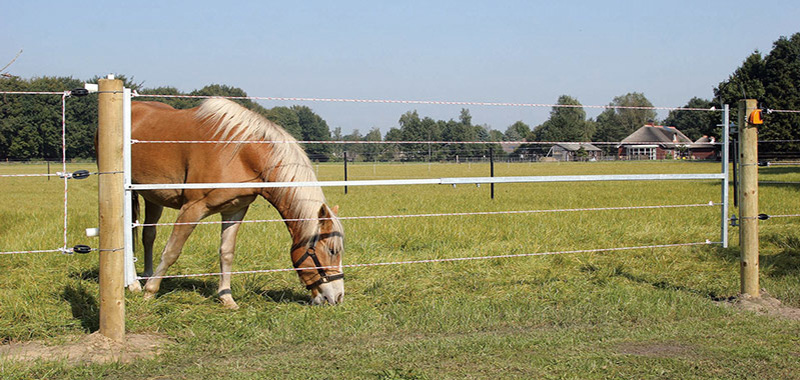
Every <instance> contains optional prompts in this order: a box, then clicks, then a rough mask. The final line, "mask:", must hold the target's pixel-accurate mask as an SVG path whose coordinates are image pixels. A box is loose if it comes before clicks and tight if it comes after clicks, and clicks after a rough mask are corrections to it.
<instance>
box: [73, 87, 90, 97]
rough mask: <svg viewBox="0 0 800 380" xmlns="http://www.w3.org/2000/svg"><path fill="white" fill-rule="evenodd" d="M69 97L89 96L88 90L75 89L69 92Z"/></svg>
mask: <svg viewBox="0 0 800 380" xmlns="http://www.w3.org/2000/svg"><path fill="white" fill-rule="evenodd" d="M69 94H70V95H71V96H86V95H89V90H87V89H85V88H76V89H74V90H72V91H70V92H69Z"/></svg>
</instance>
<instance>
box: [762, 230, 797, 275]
mask: <svg viewBox="0 0 800 380" xmlns="http://www.w3.org/2000/svg"><path fill="white" fill-rule="evenodd" d="M762 240H763V241H764V242H765V243H769V244H774V245H775V246H777V247H779V248H780V249H781V251H780V253H778V254H775V255H767V256H761V257H760V258H759V259H760V264H761V268H763V270H764V274H766V275H767V276H772V277H784V276H792V275H797V274H800V237H797V236H790V235H781V234H770V235H767V236H764V237H763V239H762Z"/></svg>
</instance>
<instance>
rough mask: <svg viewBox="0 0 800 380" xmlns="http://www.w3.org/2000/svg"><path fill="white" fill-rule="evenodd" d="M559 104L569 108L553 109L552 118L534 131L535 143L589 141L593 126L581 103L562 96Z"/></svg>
mask: <svg viewBox="0 0 800 380" xmlns="http://www.w3.org/2000/svg"><path fill="white" fill-rule="evenodd" d="M557 104H558V105H559V106H567V107H558V106H557V107H553V109H552V110H551V111H550V118H549V119H548V120H547V121H545V122H544V123H543V124H542V125H540V126H538V127H537V128H536V129H534V130H533V134H532V135H533V136H532V137H533V139H534V141H589V140H590V136H591V133H592V131H591V130H590V128H591V126H592V124H591V123H588V122H587V120H586V111H584V110H583V107H581V103H580V102H579V101H578V100H577V99H575V98H573V97H571V96H568V95H561V96H560V97H559V98H558V102H557Z"/></svg>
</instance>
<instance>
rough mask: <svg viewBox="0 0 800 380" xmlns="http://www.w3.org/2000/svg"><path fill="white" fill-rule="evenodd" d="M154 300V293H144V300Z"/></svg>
mask: <svg viewBox="0 0 800 380" xmlns="http://www.w3.org/2000/svg"><path fill="white" fill-rule="evenodd" d="M154 298H156V294H155V293H151V292H148V291H145V292H144V299H145V300H151V299H154Z"/></svg>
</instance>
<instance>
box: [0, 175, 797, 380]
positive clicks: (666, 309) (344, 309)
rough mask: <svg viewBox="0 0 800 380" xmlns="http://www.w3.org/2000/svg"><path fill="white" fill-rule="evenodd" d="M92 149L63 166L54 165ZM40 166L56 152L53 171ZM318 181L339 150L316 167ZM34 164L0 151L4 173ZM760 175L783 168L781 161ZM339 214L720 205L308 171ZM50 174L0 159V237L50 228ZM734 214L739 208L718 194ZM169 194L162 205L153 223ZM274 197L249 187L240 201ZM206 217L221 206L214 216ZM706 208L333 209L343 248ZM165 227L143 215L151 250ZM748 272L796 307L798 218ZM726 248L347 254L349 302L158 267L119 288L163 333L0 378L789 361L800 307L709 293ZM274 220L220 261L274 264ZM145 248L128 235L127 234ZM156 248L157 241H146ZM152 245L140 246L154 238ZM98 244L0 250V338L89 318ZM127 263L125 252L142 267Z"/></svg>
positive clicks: (558, 240) (208, 242)
mask: <svg viewBox="0 0 800 380" xmlns="http://www.w3.org/2000/svg"><path fill="white" fill-rule="evenodd" d="M719 166H720V164H719V163H693V162H671V161H670V162H608V163H605V162H603V163H601V162H593V163H517V164H507V163H498V164H497V165H496V175H498V176H504V175H567V174H632V173H710V172H718V171H719ZM77 169H90V170H93V169H94V166H93V165H92V164H73V165H69V170H70V171H73V170H77ZM53 170H55V168H54V169H53ZM317 170H318V176H319V179H320V180H335V179H341V178H342V166H341V164H320V165H318V166H317ZM45 171H46V167H45V166H44V165H21V164H18V165H8V164H6V165H0V173H1V174H12V173H42V172H45ZM488 172H489V168H488V164H485V163H483V164H476V163H472V164H467V163H462V164H430V165H429V164H380V163H379V164H353V165H350V167H349V173H350V179H381V178H439V177H456V176H487V175H488ZM760 175H761V179H762V180H771V181H800V168H798V167H789V166H787V167H768V168H761V169H760ZM69 185H70V192H69V199H70V201H69V230H68V234H69V242H70V246H71V245H74V244H89V245H92V246H96V245H97V240H96V239H97V238H87V237H86V236H85V235H84V229H85V228H87V227H95V226H96V225H97V178H96V177H91V178H90V179H86V180H80V181H78V180H72V181H70V183H69ZM324 190H325V194H326V196H327V199H328V202H329V203H330V204H331V205H335V204H338V205H340V209H341V210H340V215H341V216H364V215H400V214H423V213H450V212H481V211H510V210H548V209H572V208H598V207H617V206H652V205H683V204H701V203H708V202H710V201H713V202H719V200H720V186H719V183H718V182H715V181H700V182H688V181H660V182H594V183H546V184H504V185H497V188H496V199H494V200H491V199H489V186H488V185H483V186H481V187H476V186H474V185H460V186H458V187H456V188H453V187H450V186H408V187H399V186H391V187H350V188H349V194H347V195H344V194H343V189H342V188H325V189H324ZM799 196H800V186H798V185H791V184H764V185H762V186H761V188H760V204H761V211H762V212H764V213H767V214H772V215H776V214H798V213H800V201H798V199H799ZM62 202H63V182H62V181H59V180H57V179H51V180H50V181H48V180H47V179H46V178H0V251H16V250H35V249H53V248H57V247H59V246H60V245H61V244H62V242H61V240H62V237H61V233H62V219H61V218H62V210H63V203H62ZM731 212H732V214H735V213H737V210H735V209H733V208H732V206H731ZM175 215H176V213H175V212H173V211H169V212H165V216H164V218H163V219H162V221H171V220H173V219H174V217H175ZM277 217H278V215H277V213H276V212H275V211H274V209H273V208H272V207H271V206H269V204H268V203H267V202H266V201H264V200H259V201H257V202H256V203H254V204H253V205H252V206H251V209H250V212H249V213H248V215H247V219H251V220H252V219H273V218H277ZM212 220H219V216H215V217H213V219H212ZM719 224H720V208H719V207H717V206H714V207H691V208H665V209H646V210H625V211H623V210H612V211H582V212H558V213H536V214H517V215H491V216H485V215H484V216H446V217H436V218H413V219H377V220H354V221H345V222H344V227H345V234H346V252H345V256H344V263H345V264H356V263H374V262H388V261H400V260H420V259H429V258H452V257H470V256H486V255H503V254H520V253H536V252H554V251H566V250H584V249H598V248H612V247H629V246H641V245H657V244H676V243H690V242H703V241H706V240H711V241H718V240H719V238H720V236H719V235H720V225H719ZM168 233H169V227H162V228H161V229H160V230H159V238H158V241H157V243H156V249H157V250H160V249H161V248H163V245H164V242H165V240H166V237H167V235H168ZM218 236H219V226H216V225H212V226H199V227H198V228H197V229H196V230H195V232H194V234H193V236H192V237H191V238H190V240H189V242H188V243H187V245H186V247H185V249H184V251H183V254H182V256H181V257H180V259H179V260H178V262H177V263H176V265H174V266H173V267H172V268H171V270H170V272H169V274H189V273H205V272H216V271H218V269H219V268H218V257H217V249H218ZM760 236H761V255H762V256H761V265H762V274H761V285H762V287H764V288H765V289H767V290H768V291H769V293H770V294H771V295H772V296H774V297H776V298H779V299H780V300H782V301H783V302H784V304H786V305H790V306H794V307H800V218H774V219H770V220H767V221H763V222H761V235H760ZM730 241H731V247H730V248H728V249H723V248H721V247H720V246H718V245H701V246H693V247H677V248H653V249H639V250H627V251H617V252H602V253H598V252H596V253H575V254H560V255H548V256H535V257H522V258H510V259H491V260H477V261H467V262H457V263H434V264H414V265H404V266H381V267H370V268H353V269H349V270H347V271H346V275H347V277H346V280H345V284H346V295H345V302H344V303H343V304H341V305H339V306H336V307H312V306H310V305H308V304H307V302H308V301H309V294H308V292H307V291H306V290H305V289H304V287H303V286H301V284H300V282H299V280H298V278H297V276H296V275H295V274H294V273H277V274H248V275H239V276H235V277H234V279H233V296H234V298H235V299H236V300H237V302H238V303H239V305H240V306H241V308H240V309H239V310H237V311H230V310H225V309H223V308H222V307H221V306H220V304H219V303H218V302H217V301H216V299H215V297H214V293H215V291H216V286H217V278H215V277H199V278H190V279H168V280H165V281H164V283H163V285H162V287H161V292H160V293H159V295H158V297H157V298H156V299H154V300H151V301H145V300H143V299H142V295H141V294H136V293H130V292H126V303H127V310H126V312H127V330H128V332H129V333H158V334H162V335H163V336H165V337H167V338H168V339H169V340H170V341H172V342H173V344H171V345H169V346H166V347H165V348H164V349H163V351H162V353H161V354H160V355H159V356H157V357H156V358H154V359H149V360H140V361H136V362H133V363H129V364H116V363H110V364H90V363H80V362H70V361H68V360H62V361H35V362H15V361H10V360H3V359H0V371H1V373H2V374H1V375H0V377H1V378H4V379H5V378H8V379H17V378H18V379H28V378H48V379H56V378H103V377H105V378H115V379H141V378H158V379H162V378H163V379H196V378H203V379H217V378H235V379H242V378H245V379H246V378H252V379H261V378H286V379H328V378H331V379H332V378H348V379H349V378H359V379H463V378H475V379H493V378H520V379H531V378H581V379H585V378H659V379H660V378H680V379H683V378H774V379H786V378H800V322H798V321H792V320H787V319H781V318H777V317H772V316H765V315H758V314H754V313H750V312H745V311H741V310H738V309H736V308H732V307H726V306H725V304H726V302H725V300H727V299H729V298H731V297H735V296H736V295H737V293H738V292H739V269H738V268H739V263H738V257H739V249H738V231H737V229H736V228H731V232H730ZM289 245H290V240H289V235H288V232H287V231H286V228H285V227H284V226H283V224H281V223H257V224H246V225H244V226H243V227H242V229H241V231H240V235H239V240H238V249H237V256H236V259H235V265H234V268H235V270H256V269H269V268H286V267H290V266H291V263H290V260H289V258H288V248H289ZM137 256H139V257H140V256H141V252H137ZM156 256H158V255H156ZM156 259H158V257H156ZM97 268H98V259H97V255H96V254H90V255H71V256H69V255H62V254H59V253H45V254H24V255H0V273H2V275H0V341H2V342H3V343H6V344H7V343H11V342H20V341H29V340H42V341H45V342H47V343H50V344H59V343H64V342H69V341H75V340H77V339H79V338H81V337H83V336H86V335H87V334H89V333H92V332H94V331H96V330H97V329H98V323H99V322H98V307H99V305H98V304H99V301H98V279H97V270H98V269H97ZM138 270H139V271H141V266H140V265H139V268H138Z"/></svg>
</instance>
